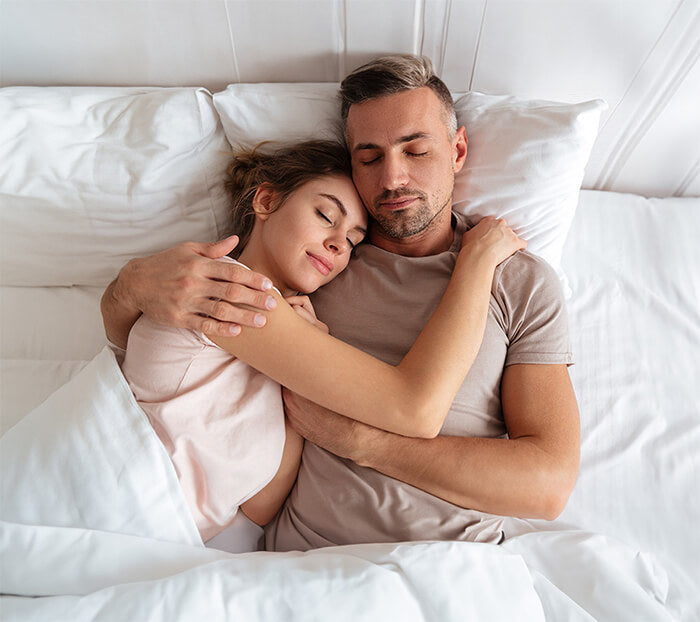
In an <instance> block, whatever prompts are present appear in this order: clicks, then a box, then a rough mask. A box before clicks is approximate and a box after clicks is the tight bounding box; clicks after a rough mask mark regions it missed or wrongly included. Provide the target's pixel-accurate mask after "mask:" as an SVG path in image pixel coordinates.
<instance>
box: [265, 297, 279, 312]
mask: <svg viewBox="0 0 700 622" xmlns="http://www.w3.org/2000/svg"><path fill="white" fill-rule="evenodd" d="M265 307H267V308H268V309H275V308H276V307H277V301H276V300H275V299H274V298H273V297H272V296H268V297H267V300H266V301H265Z"/></svg>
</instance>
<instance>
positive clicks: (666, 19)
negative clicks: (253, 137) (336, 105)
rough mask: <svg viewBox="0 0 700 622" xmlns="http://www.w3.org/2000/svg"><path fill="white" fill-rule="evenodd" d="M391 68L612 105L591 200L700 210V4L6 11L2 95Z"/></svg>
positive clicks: (1, 32) (170, 3)
mask: <svg viewBox="0 0 700 622" xmlns="http://www.w3.org/2000/svg"><path fill="white" fill-rule="evenodd" d="M385 52H415V53H423V54H427V55H428V56H430V57H431V58H432V59H433V61H434V63H435V64H436V66H437V68H438V69H439V71H440V73H441V75H442V76H443V78H444V79H445V81H446V82H447V84H448V86H449V87H450V88H451V89H452V90H453V91H465V90H470V89H472V90H479V91H483V92H487V93H511V94H514V95H518V96H522V97H528V98H546V99H555V100H562V101H579V100H584V99H591V98H596V97H602V98H604V99H606V100H607V101H608V103H609V106H610V107H609V109H608V111H607V113H606V114H605V116H604V118H603V126H602V129H601V133H600V137H599V140H598V142H597V144H596V147H595V149H594V152H593V155H592V157H591V161H590V164H589V167H588V170H587V174H586V178H585V180H584V187H587V188H595V189H602V190H616V191H621V192H627V191H629V192H635V193H639V194H646V195H651V196H668V195H674V196H700V113H699V112H698V110H699V109H700V63H699V62H698V58H699V57H700V2H699V1H698V0H0V84H1V85H4V86H6V85H37V84H38V85H55V84H65V85H157V86H172V85H201V86H206V87H207V88H209V89H210V90H212V91H217V90H220V89H222V88H223V87H224V86H225V85H226V84H229V83H231V82H305V81H310V82H336V81H338V80H340V79H342V77H343V76H344V75H345V74H346V73H347V72H348V71H349V70H351V69H352V68H353V67H355V66H357V65H358V64H360V63H361V62H364V61H366V60H368V59H370V58H371V57H373V56H375V55H376V54H380V53H385Z"/></svg>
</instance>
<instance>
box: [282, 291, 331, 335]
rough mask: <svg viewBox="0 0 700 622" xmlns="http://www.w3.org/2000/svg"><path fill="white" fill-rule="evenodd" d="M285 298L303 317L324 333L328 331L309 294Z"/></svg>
mask: <svg viewBox="0 0 700 622" xmlns="http://www.w3.org/2000/svg"><path fill="white" fill-rule="evenodd" d="M285 300H286V301H287V302H288V303H289V305H290V306H291V307H292V309H294V310H295V311H296V312H297V313H298V314H299V315H300V316H301V317H303V318H304V319H305V320H306V321H307V322H309V323H310V324H313V325H314V326H315V327H316V328H318V329H319V330H320V331H322V332H324V333H328V332H329V331H328V326H326V325H325V324H324V323H323V322H321V320H319V319H318V318H317V317H316V311H314V308H313V305H312V304H311V300H309V297H308V296H287V297H286V298H285Z"/></svg>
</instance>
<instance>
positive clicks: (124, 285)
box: [110, 259, 142, 314]
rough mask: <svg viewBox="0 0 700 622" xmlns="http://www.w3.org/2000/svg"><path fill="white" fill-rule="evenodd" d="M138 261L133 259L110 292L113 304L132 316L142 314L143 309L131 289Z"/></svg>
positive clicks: (120, 272) (124, 268) (122, 271)
mask: <svg viewBox="0 0 700 622" xmlns="http://www.w3.org/2000/svg"><path fill="white" fill-rule="evenodd" d="M136 261H137V260H135V259H132V260H131V261H129V262H127V263H126V265H125V266H124V267H123V268H122V269H121V270H120V271H119V274H118V275H117V278H116V279H115V281H114V283H113V287H112V288H111V292H110V295H111V298H112V302H113V304H115V305H116V306H117V307H119V308H121V309H124V310H125V311H130V312H131V313H132V314H140V313H141V312H142V309H141V308H140V307H139V305H138V304H137V303H136V301H135V300H134V299H133V293H132V289H131V287H130V280H131V274H132V272H133V270H134V267H135V262H136Z"/></svg>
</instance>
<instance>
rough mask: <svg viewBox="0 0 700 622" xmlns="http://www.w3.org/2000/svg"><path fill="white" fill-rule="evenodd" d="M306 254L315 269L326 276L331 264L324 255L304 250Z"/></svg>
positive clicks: (330, 270) (331, 266)
mask: <svg viewBox="0 0 700 622" xmlns="http://www.w3.org/2000/svg"><path fill="white" fill-rule="evenodd" d="M306 256H307V257H308V258H309V261H310V262H311V264H312V265H313V267H314V268H316V270H318V271H319V272H320V273H321V274H322V275H323V276H328V275H329V274H330V273H331V272H332V270H333V264H332V263H331V262H330V261H328V259H326V258H325V257H321V256H320V255H314V254H313V253H310V252H308V251H306Z"/></svg>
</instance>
